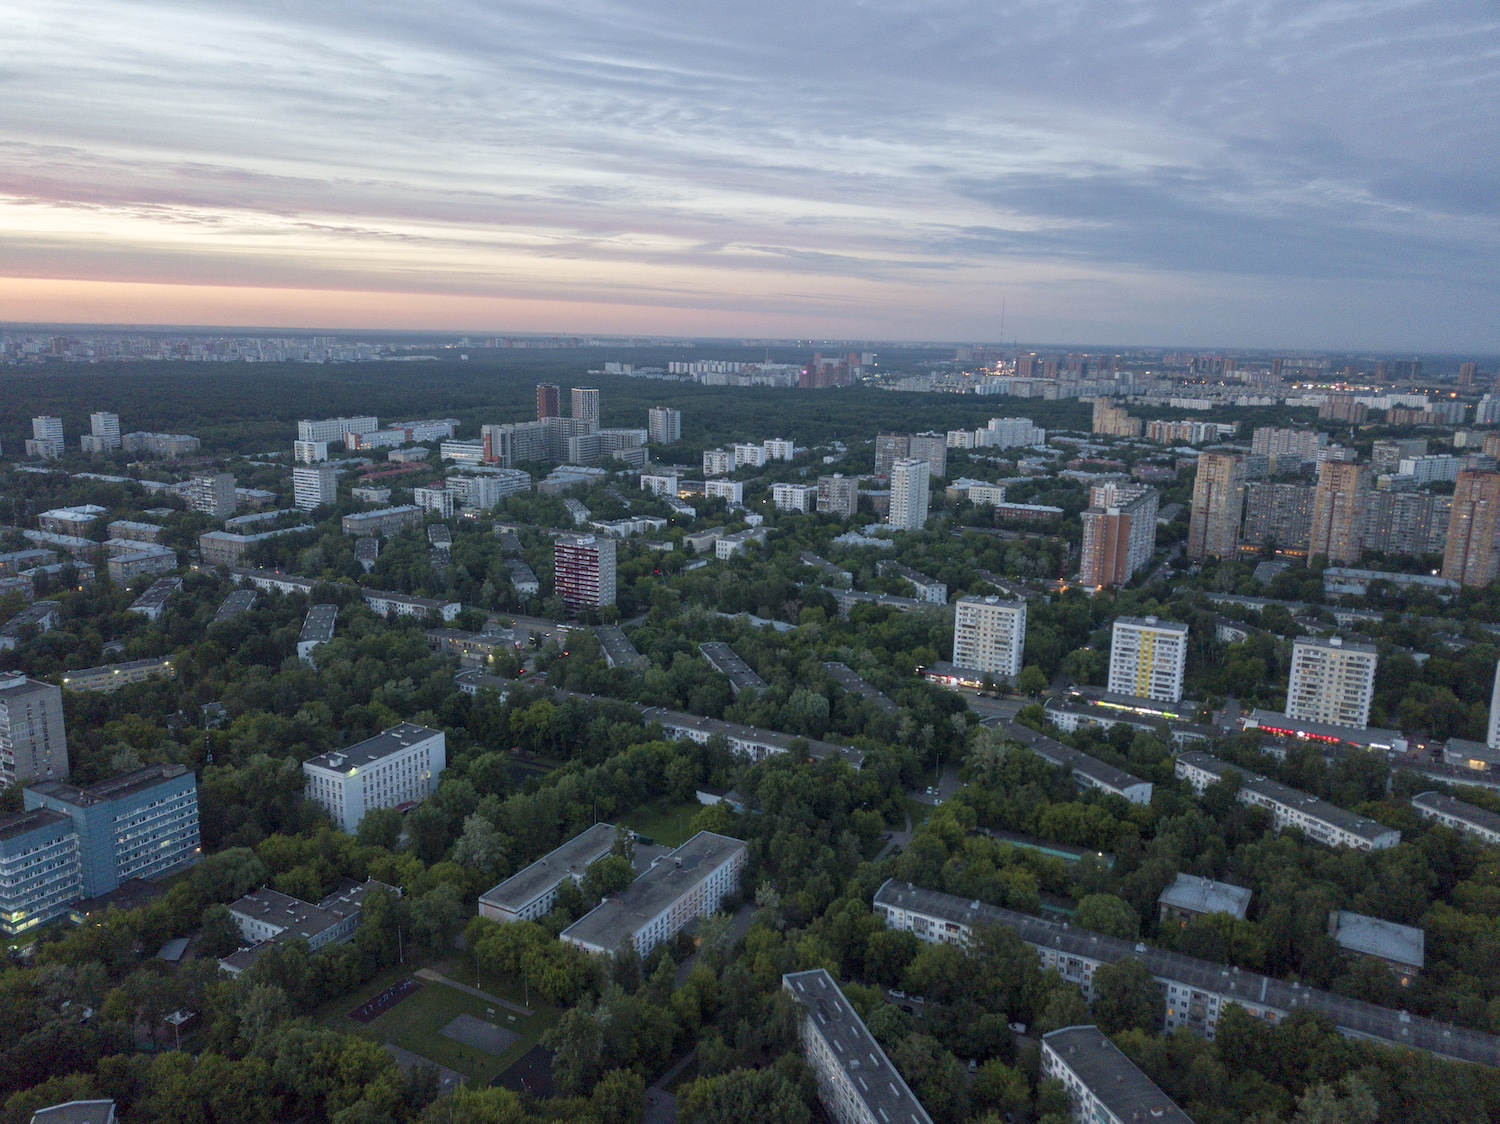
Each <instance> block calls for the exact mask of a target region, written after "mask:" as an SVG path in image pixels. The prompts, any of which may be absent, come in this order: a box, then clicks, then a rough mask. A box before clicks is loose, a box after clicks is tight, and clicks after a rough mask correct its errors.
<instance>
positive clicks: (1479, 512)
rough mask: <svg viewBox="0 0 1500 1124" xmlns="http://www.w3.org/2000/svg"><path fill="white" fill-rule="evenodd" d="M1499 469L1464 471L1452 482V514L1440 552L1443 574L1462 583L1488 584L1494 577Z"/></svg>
mask: <svg viewBox="0 0 1500 1124" xmlns="http://www.w3.org/2000/svg"><path fill="white" fill-rule="evenodd" d="M1497 520H1500V472H1473V471H1464V472H1460V473H1459V474H1458V480H1457V482H1456V483H1455V484H1454V485H1453V514H1452V516H1450V518H1449V521H1448V545H1447V549H1446V550H1444V552H1443V577H1445V578H1449V579H1451V580H1453V581H1456V582H1460V583H1461V584H1463V585H1488V584H1489V583H1490V582H1491V581H1493V580H1494V578H1495V573H1496V563H1497V561H1500V554H1497V552H1496V549H1495V533H1496V530H1497V529H1500V522H1497Z"/></svg>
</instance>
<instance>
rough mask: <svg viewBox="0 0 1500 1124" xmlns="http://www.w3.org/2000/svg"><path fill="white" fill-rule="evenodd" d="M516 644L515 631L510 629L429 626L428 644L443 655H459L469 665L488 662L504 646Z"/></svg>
mask: <svg viewBox="0 0 1500 1124" xmlns="http://www.w3.org/2000/svg"><path fill="white" fill-rule="evenodd" d="M514 645H515V633H514V632H512V631H511V630H510V629H504V630H502V631H499V632H465V631H464V630H463V629H460V628H429V629H428V630H427V646H428V647H429V648H431V649H432V650H433V651H434V652H437V653H438V654H439V655H443V656H457V657H458V658H459V661H460V662H461V663H463V664H466V665H468V666H471V667H472V666H478V665H480V664H484V663H488V662H489V659H490V657H491V656H493V655H494V654H495V653H496V652H498V651H500V650H501V649H502V648H511V647H514Z"/></svg>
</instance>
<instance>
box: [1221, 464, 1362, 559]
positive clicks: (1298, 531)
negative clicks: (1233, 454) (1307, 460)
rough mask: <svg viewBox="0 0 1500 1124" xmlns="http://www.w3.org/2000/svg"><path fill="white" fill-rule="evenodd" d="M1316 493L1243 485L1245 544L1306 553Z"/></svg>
mask: <svg viewBox="0 0 1500 1124" xmlns="http://www.w3.org/2000/svg"><path fill="white" fill-rule="evenodd" d="M1316 494H1317V489H1316V488H1315V487H1313V486H1312V485H1310V484H1272V483H1267V482H1265V481H1256V482H1255V483H1247V484H1246V485H1245V532H1244V540H1245V542H1246V543H1249V544H1253V545H1256V546H1259V545H1262V544H1264V543H1267V542H1270V543H1273V544H1274V545H1275V546H1277V547H1279V548H1281V549H1282V550H1292V551H1305V550H1307V547H1308V543H1309V542H1311V541H1312V521H1313V501H1314V498H1315V497H1316ZM1380 494H1382V495H1385V494H1387V493H1380Z"/></svg>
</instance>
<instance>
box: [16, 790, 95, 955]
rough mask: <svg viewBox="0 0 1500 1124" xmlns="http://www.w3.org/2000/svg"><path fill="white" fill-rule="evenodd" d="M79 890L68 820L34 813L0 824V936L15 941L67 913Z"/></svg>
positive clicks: (78, 871) (78, 862) (76, 858)
mask: <svg viewBox="0 0 1500 1124" xmlns="http://www.w3.org/2000/svg"><path fill="white" fill-rule="evenodd" d="M82 886H83V864H82V861H81V860H80V858H79V853H78V833H77V832H76V831H74V830H73V820H72V818H71V817H69V816H67V815H64V814H63V813H62V812H54V811H52V810H51V809H49V808H37V809H34V810H32V811H29V812H19V813H17V814H15V815H11V816H5V817H4V818H3V819H0V931H3V932H5V933H6V934H8V935H10V936H15V935H16V934H18V933H24V932H25V931H26V930H28V929H31V928H33V927H35V926H37V925H41V924H44V923H45V922H48V921H50V920H52V918H54V917H57V916H60V915H61V914H64V913H67V912H68V906H69V905H70V904H71V903H73V902H75V901H77V900H78V899H79V898H80V897H82V896H83V893H82Z"/></svg>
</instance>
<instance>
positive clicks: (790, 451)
mask: <svg viewBox="0 0 1500 1124" xmlns="http://www.w3.org/2000/svg"><path fill="white" fill-rule="evenodd" d="M765 447H766V459H767V460H773V461H789V460H795V459H796V457H797V447H796V445H794V444H793V443H792V442H790V441H787V440H785V439H784V438H781V437H768V438H766V443H765Z"/></svg>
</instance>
